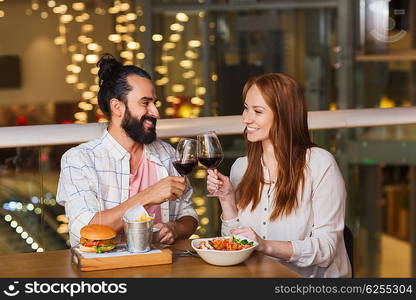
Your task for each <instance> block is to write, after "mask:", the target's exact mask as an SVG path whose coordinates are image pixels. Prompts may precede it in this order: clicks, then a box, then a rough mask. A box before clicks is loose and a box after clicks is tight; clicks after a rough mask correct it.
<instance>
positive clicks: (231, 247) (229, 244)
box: [196, 235, 254, 251]
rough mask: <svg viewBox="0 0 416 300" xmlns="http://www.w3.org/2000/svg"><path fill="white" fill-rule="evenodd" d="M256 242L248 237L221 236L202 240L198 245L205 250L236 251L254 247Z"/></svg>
mask: <svg viewBox="0 0 416 300" xmlns="http://www.w3.org/2000/svg"><path fill="white" fill-rule="evenodd" d="M253 245H254V242H253V241H250V242H249V241H248V240H247V239H239V238H236V237H235V236H233V235H232V236H231V237H229V238H225V237H219V238H214V239H212V240H204V241H201V242H200V243H199V244H198V245H197V246H196V247H197V248H198V249H203V250H221V251H235V250H243V249H247V248H250V247H253Z"/></svg>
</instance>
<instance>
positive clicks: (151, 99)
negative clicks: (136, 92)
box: [140, 96, 159, 102]
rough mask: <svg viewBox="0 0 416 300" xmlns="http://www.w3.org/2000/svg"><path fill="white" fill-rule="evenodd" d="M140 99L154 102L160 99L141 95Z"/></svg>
mask: <svg viewBox="0 0 416 300" xmlns="http://www.w3.org/2000/svg"><path fill="white" fill-rule="evenodd" d="M140 100H146V101H154V102H156V101H159V99H157V98H152V97H146V96H144V97H141V98H140Z"/></svg>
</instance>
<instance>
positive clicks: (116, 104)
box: [110, 98, 126, 118]
mask: <svg viewBox="0 0 416 300" xmlns="http://www.w3.org/2000/svg"><path fill="white" fill-rule="evenodd" d="M110 108H111V114H112V115H113V117H116V118H122V117H123V115H124V110H125V109H126V107H125V105H124V103H123V102H122V101H119V100H118V99H116V98H111V100H110Z"/></svg>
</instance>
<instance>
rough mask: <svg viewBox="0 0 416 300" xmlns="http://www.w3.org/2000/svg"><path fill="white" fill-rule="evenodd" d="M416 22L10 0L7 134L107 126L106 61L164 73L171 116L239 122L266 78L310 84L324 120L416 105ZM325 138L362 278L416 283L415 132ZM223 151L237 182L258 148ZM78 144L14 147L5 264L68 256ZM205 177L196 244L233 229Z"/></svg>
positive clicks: (262, 4) (2, 167)
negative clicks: (240, 160) (63, 164)
mask: <svg viewBox="0 0 416 300" xmlns="http://www.w3.org/2000/svg"><path fill="white" fill-rule="evenodd" d="M415 21H416V3H415V1H410V0H391V1H384V0H352V1H345V0H276V1H267V0H228V1H227V0H212V1H209V0H176V1H175V0H169V1H168V0H153V1H151V0H142V1H140V0H137V1H134V0H130V1H129V0H115V1H110V0H84V1H64V0H57V1H53V0H50V1H48V0H0V37H1V42H0V126H2V127H7V126H27V125H45V124H72V123H80V124H82V123H94V122H106V119H105V118H104V116H103V114H102V112H101V111H100V110H99V108H98V106H97V98H96V94H97V91H98V85H97V76H96V74H97V72H98V69H97V67H96V65H95V64H96V62H97V61H98V59H99V57H100V55H101V54H103V53H106V52H109V53H112V54H113V55H115V56H116V57H117V58H118V59H120V60H122V61H123V63H125V64H136V65H138V66H140V67H143V68H145V69H146V70H147V71H149V72H150V73H151V74H152V77H153V79H154V82H155V85H156V87H157V93H158V97H159V98H160V99H161V100H162V103H161V106H160V107H159V111H160V113H161V116H162V118H198V117H205V116H228V115H239V114H241V112H242V99H241V91H242V87H243V85H244V82H245V81H246V80H247V79H248V78H249V77H251V76H254V75H257V74H262V73H266V72H284V73H288V74H290V75H291V76H293V77H294V78H296V79H297V80H298V81H299V82H300V83H301V85H302V87H303V90H304V93H305V96H306V99H307V103H308V109H309V110H310V111H316V110H337V109H357V108H388V107H395V106H414V105H415V102H416V85H415V83H416V64H415V61H416V50H415V46H416V35H415V29H416V24H415ZM62 134H63V135H64V134H65V132H63V133H62ZM311 135H312V137H313V140H314V142H316V143H318V144H320V145H321V146H323V147H324V148H325V149H327V150H329V151H331V152H332V153H333V154H334V155H335V157H336V159H337V161H338V164H339V166H340V168H341V170H342V173H343V176H344V179H345V181H346V185H347V191H348V203H347V219H346V223H347V224H348V226H349V227H350V228H351V229H352V231H353V233H354V239H355V245H354V268H355V275H356V276H357V277H411V276H415V275H416V266H415V257H416V255H415V253H416V250H415V242H416V241H415V234H416V233H415V230H414V226H411V225H410V224H411V223H412V222H414V219H415V215H414V212H415V207H414V206H415V205H414V204H415V203H416V199H415V197H416V193H415V188H416V156H415V154H414V153H416V128H415V125H402V126H384V127H383V126H381V127H372V128H371V127H370V128H358V129H339V130H314V131H312V132H311ZM167 141H168V142H170V143H171V144H172V145H173V146H175V143H177V141H178V138H176V137H172V138H170V139H168V140H167ZM0 142H1V141H0ZM221 142H222V145H223V148H224V152H225V159H224V161H223V162H222V164H221V166H220V170H221V171H222V172H224V173H226V174H228V172H229V170H230V167H231V165H232V163H233V162H234V160H235V159H236V158H237V157H239V156H243V155H244V154H245V143H244V140H243V138H242V136H241V135H235V136H234V135H233V136H222V137H221ZM0 145H1V143H0ZM73 146H74V145H59V146H42V147H19V148H4V147H1V146H0V148H1V149H0V245H1V247H0V254H7V253H19V252H36V251H38V252H41V251H50V250H56V249H65V248H67V247H68V226H67V223H68V220H67V218H66V217H65V212H64V208H63V207H62V206H60V205H57V204H56V201H55V195H56V187H57V181H58V175H59V171H60V157H61V155H62V154H63V153H64V152H65V151H66V150H67V149H69V148H70V147H73ZM205 177H206V172H205V169H204V168H203V167H200V168H199V169H198V170H197V171H195V172H194V173H193V174H192V175H191V176H190V178H191V181H192V184H193V187H194V196H193V202H194V204H195V208H196V209H197V212H198V214H199V216H200V226H199V227H198V230H197V232H196V233H195V235H194V237H196V236H201V237H204V236H216V235H219V230H220V222H219V215H220V210H219V205H218V202H217V200H216V199H209V198H206V197H205V193H206V190H205ZM411 211H412V212H413V213H411ZM413 224H414V223H413ZM412 266H413V267H412Z"/></svg>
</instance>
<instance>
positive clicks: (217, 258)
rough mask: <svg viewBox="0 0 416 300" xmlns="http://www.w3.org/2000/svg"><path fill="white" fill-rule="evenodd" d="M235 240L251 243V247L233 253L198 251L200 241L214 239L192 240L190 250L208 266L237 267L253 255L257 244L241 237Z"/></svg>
mask: <svg viewBox="0 0 416 300" xmlns="http://www.w3.org/2000/svg"><path fill="white" fill-rule="evenodd" d="M235 237H236V238H241V239H246V240H247V241H249V242H253V246H252V247H250V248H246V249H242V250H235V251H222V250H205V249H198V248H197V247H196V246H197V245H198V244H199V243H200V242H201V241H210V240H213V239H216V238H204V239H195V240H192V243H191V245H192V248H194V250H195V251H196V252H197V253H198V254H199V256H200V257H201V258H202V259H203V260H204V261H206V262H207V263H209V264H212V265H216V266H232V265H237V264H239V263H241V262H243V261H245V260H246V259H247V258H248V257H249V256H250V254H251V253H253V251H254V249H256V248H257V246H258V245H259V244H258V243H257V242H255V241H252V240H250V239H248V238H246V237H242V236H235ZM221 238H230V237H226V236H225V237H221Z"/></svg>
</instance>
